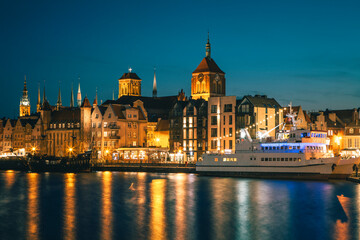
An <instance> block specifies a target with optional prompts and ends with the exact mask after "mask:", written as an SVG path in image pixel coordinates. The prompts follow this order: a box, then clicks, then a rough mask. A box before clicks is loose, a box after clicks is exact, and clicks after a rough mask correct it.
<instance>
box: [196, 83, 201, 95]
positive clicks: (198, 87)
mask: <svg viewBox="0 0 360 240" xmlns="http://www.w3.org/2000/svg"><path fill="white" fill-rule="evenodd" d="M196 92H197V93H200V92H201V90H200V82H199V81H197V82H196Z"/></svg>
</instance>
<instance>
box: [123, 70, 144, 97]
mask: <svg viewBox="0 0 360 240" xmlns="http://www.w3.org/2000/svg"><path fill="white" fill-rule="evenodd" d="M131 71H132V69H131V68H130V69H129V72H128V73H124V74H123V75H122V76H121V78H119V95H118V96H119V98H120V97H121V96H141V79H140V78H139V76H138V75H137V74H136V73H133V72H131Z"/></svg>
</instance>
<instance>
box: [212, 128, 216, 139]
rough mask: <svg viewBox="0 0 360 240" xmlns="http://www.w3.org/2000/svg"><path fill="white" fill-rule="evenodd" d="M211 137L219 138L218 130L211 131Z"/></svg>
mask: <svg viewBox="0 0 360 240" xmlns="http://www.w3.org/2000/svg"><path fill="white" fill-rule="evenodd" d="M211 137H217V128H212V129H211Z"/></svg>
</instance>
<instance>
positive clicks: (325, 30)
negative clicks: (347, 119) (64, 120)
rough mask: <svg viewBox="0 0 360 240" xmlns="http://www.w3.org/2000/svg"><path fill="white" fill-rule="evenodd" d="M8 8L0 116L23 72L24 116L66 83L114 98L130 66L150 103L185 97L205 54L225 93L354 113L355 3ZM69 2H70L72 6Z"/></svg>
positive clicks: (13, 4) (1, 26) (1, 24)
mask: <svg viewBox="0 0 360 240" xmlns="http://www.w3.org/2000/svg"><path fill="white" fill-rule="evenodd" d="M55 2H56V1H16V0H2V1H1V2H0V31H1V34H0V79H1V90H0V91H1V93H0V101H1V104H0V116H7V117H15V116H18V114H19V112H18V111H19V100H20V97H21V94H22V88H23V81H24V75H26V76H27V79H28V89H29V94H30V98H31V105H32V106H31V110H32V111H35V110H36V98H37V88H38V84H39V83H40V85H41V88H42V87H43V85H44V80H45V84H46V93H47V98H48V100H49V101H50V104H53V105H54V104H55V103H56V98H57V92H58V87H59V82H60V85H61V90H62V99H63V105H69V102H70V90H71V84H72V82H73V83H74V88H75V89H74V90H75V91H77V84H78V77H79V76H80V83H81V90H82V94H83V97H84V96H85V95H87V96H88V97H89V99H90V101H91V102H92V101H93V99H94V96H95V89H96V87H97V88H98V93H99V99H102V100H106V99H111V97H112V92H113V90H114V91H115V96H116V95H117V93H118V86H117V84H118V82H117V79H118V78H119V77H120V76H121V75H122V74H123V73H124V72H127V71H128V68H129V67H131V68H132V69H133V72H136V73H137V74H138V75H139V77H140V78H142V80H143V81H142V94H143V95H144V96H151V93H152V81H153V68H154V66H156V69H157V81H158V95H159V96H168V95H176V94H177V93H178V91H179V90H180V89H181V88H183V89H184V91H185V93H186V95H187V96H189V95H190V87H191V84H190V83H191V73H192V72H193V71H194V70H195V68H196V67H197V65H198V64H199V63H200V61H201V60H202V58H203V57H204V56H205V43H206V38H207V32H208V30H209V31H210V42H211V47H212V49H211V50H212V57H213V58H214V60H215V61H216V63H217V64H218V65H219V67H220V68H221V69H222V70H223V71H224V72H225V73H226V81H227V82H226V83H227V86H226V91H227V95H236V96H238V97H242V96H244V95H247V94H251V95H253V94H266V95H268V96H269V97H274V98H275V99H277V100H278V102H279V103H280V104H281V105H286V104H288V103H289V101H292V102H293V105H302V106H303V108H304V109H306V110H319V109H326V108H329V109H341V108H354V107H359V106H360V104H359V100H360V14H359V10H360V1H358V0H357V1H340V0H337V1H334V0H316V1H314V0H298V1H289V0H284V1H256V0H254V1H234V2H227V1H219V0H217V1H136V0H132V1H113V2H111V1H106V2H107V3H103V2H101V3H100V1H99V2H95V1H69V2H66V1H59V3H55ZM74 2H76V3H74Z"/></svg>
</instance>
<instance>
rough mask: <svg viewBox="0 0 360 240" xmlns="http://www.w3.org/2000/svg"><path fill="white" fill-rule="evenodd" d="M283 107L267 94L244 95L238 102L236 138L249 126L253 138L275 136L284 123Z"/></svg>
mask: <svg viewBox="0 0 360 240" xmlns="http://www.w3.org/2000/svg"><path fill="white" fill-rule="evenodd" d="M283 120H284V118H283V109H282V108H281V106H280V104H279V103H278V102H277V101H276V100H275V99H274V98H268V97H267V96H266V95H255V96H250V95H248V96H244V97H243V98H242V99H241V100H238V101H237V104H236V134H237V136H236V138H239V137H240V135H239V134H240V129H242V128H247V129H248V131H249V133H250V136H251V137H252V138H260V137H261V138H267V137H271V138H275V137H276V132H277V130H278V128H276V127H279V124H280V123H282V122H283Z"/></svg>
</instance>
